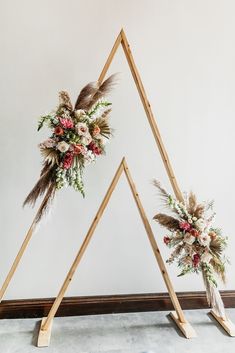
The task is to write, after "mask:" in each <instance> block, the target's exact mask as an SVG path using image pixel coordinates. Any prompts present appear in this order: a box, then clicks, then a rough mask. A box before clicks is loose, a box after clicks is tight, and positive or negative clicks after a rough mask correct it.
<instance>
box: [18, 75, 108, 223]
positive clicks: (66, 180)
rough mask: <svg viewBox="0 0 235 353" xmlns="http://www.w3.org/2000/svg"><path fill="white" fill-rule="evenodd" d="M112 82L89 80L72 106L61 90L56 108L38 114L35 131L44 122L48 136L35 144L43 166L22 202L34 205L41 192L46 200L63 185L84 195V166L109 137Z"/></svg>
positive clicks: (102, 147) (101, 153) (95, 156)
mask: <svg viewBox="0 0 235 353" xmlns="http://www.w3.org/2000/svg"><path fill="white" fill-rule="evenodd" d="M113 84H114V76H111V77H109V78H108V79H107V80H106V81H104V83H103V84H100V83H98V82H95V83H89V84H88V85H87V86H85V87H84V88H83V89H82V91H81V93H80V94H79V96H78V98H77V101H76V103H75V106H74V108H73V106H72V103H71V100H70V98H69V95H68V93H67V92H65V91H62V92H60V93H59V106H58V107H57V109H56V110H55V111H52V112H51V113H49V114H47V115H44V116H41V117H40V119H39V123H38V131H39V130H40V129H41V128H42V127H43V126H44V125H45V124H46V125H47V126H48V127H49V129H50V130H51V135H50V137H49V138H48V139H47V140H46V141H44V142H42V143H40V144H39V148H40V151H41V154H42V156H43V168H42V171H41V175H40V179H39V180H38V182H37V183H36V185H35V186H34V188H33V189H32V191H31V192H30V193H29V195H28V196H27V198H26V200H25V202H24V204H27V203H30V204H34V203H35V201H36V200H37V198H38V196H41V195H42V194H44V193H45V192H48V201H49V200H50V199H52V198H53V196H54V193H55V191H56V190H58V189H61V188H63V187H67V186H72V187H73V188H74V189H75V190H76V191H79V192H80V193H81V194H82V195H83V196H84V195H85V192H84V184H83V171H84V168H85V167H86V166H87V165H89V164H90V163H93V162H94V161H96V159H97V157H98V156H100V155H103V154H105V145H106V142H107V140H108V139H109V138H110V136H111V128H110V126H109V120H108V118H109V114H110V112H111V103H110V102H108V101H107V100H106V99H105V96H106V95H107V93H109V92H110V90H111V88H112V87H113ZM47 205H48V202H46V205H45V206H47ZM40 217H41V215H40Z"/></svg>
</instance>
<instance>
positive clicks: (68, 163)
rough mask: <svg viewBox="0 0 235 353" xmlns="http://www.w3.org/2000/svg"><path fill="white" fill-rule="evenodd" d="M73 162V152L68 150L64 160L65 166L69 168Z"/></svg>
mask: <svg viewBox="0 0 235 353" xmlns="http://www.w3.org/2000/svg"><path fill="white" fill-rule="evenodd" d="M72 163H73V153H71V152H67V153H66V155H65V156H64V160H63V168H64V169H69V168H70V167H71V165H72Z"/></svg>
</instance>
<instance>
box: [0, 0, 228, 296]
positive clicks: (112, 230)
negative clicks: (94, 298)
mask: <svg viewBox="0 0 235 353" xmlns="http://www.w3.org/2000/svg"><path fill="white" fill-rule="evenodd" d="M0 6H1V9H0V10H1V11H0V26H1V30H0V36H1V44H0V45H1V55H0V75H1V76H0V87H1V105H0V112H1V113H0V114H1V127H0V146H1V147H0V148H1V153H0V158H1V162H0V165H1V184H0V187H1V210H0V217H1V220H0V221H1V246H0V281H1V283H2V282H3V280H4V278H5V276H6V274H7V271H8V270H9V267H10V265H11V263H12V261H13V259H14V257H15V255H16V252H17V251H18V249H19V246H20V244H21V242H22V240H23V237H24V234H25V232H26V231H27V229H28V227H29V225H30V222H31V220H32V218H33V215H34V213H35V211H36V209H35V210H32V209H30V208H25V209H24V210H23V209H22V207H21V205H22V202H23V200H24V198H25V196H26V194H27V193H28V192H29V190H30V188H32V186H33V185H34V183H35V181H36V180H37V178H38V175H39V172H40V166H41V158H40V154H39V151H38V149H37V144H38V143H39V142H40V141H42V140H43V139H44V138H45V137H46V136H47V135H48V131H46V129H45V130H44V131H42V132H40V133H37V131H36V127H37V117H38V116H39V115H40V114H43V113H44V112H45V111H50V109H53V108H54V107H55V106H56V104H57V92H58V91H59V90H61V89H66V90H68V91H69V92H70V94H71V96H72V98H73V100H75V99H76V96H77V94H78V93H79V90H80V89H81V88H82V87H83V86H84V85H85V84H86V83H88V82H89V81H94V80H96V79H97V78H98V76H99V73H100V71H101V69H102V67H103V64H104V62H105V60H106V58H107V55H108V53H109V51H110V49H111V47H112V45H113V42H114V40H115V38H116V36H117V34H118V32H119V30H120V29H121V27H122V26H123V27H124V29H125V31H126V33H127V37H128V40H129V42H130V44H131V47H132V51H133V55H134V58H135V60H136V64H137V66H138V68H139V71H140V73H141V76H142V79H143V83H144V85H145V88H146V91H147V94H148V97H149V100H150V102H151V104H152V108H153V111H154V113H155V115H156V118H157V123H158V125H159V128H160V131H161V134H162V137H163V141H164V143H165V146H166V148H167V151H168V153H169V157H170V160H171V161H172V164H173V167H174V170H175V173H176V176H177V178H178V181H179V184H180V186H181V188H182V189H183V190H190V189H193V190H194V191H195V192H196V193H197V194H198V196H199V198H200V199H202V200H205V199H210V198H213V199H215V201H216V209H217V214H218V215H217V224H218V226H221V227H223V229H224V233H225V234H228V236H229V243H230V245H229V250H228V254H229V256H230V258H231V262H232V265H231V266H230V267H229V268H228V284H227V289H234V286H235V278H234V263H235V257H234V251H233V248H234V247H235V240H234V235H235V233H234V229H233V228H234V224H233V221H234V202H233V199H234V197H235V192H234V177H235V165H234V128H235V123H234V113H235V100H234V93H235V91H234V88H235V85H234V82H235V70H234V62H235V45H234V34H235V22H234V11H235V4H234V2H233V1H232V0H231V1H228V0H225V1H220V0H198V1H193V0H178V1H174V0H169V1H164V0H152V1H151V0H144V1H142V0H141V1H130V0H129V1H126V0H125V1H124V0H119V1H113V0H112V1H110V0H100V1H89V0H86V1H75V0H68V1H55V0H51V1H47V0H40V1H32V0H21V1H16V0H15V1H9V0H2V1H1V5H0ZM113 72H120V73H121V74H120V83H119V85H118V86H117V88H116V90H115V91H114V92H113V95H112V98H111V99H112V102H113V114H112V120H111V121H112V126H113V128H114V129H115V137H114V138H113V139H112V141H111V143H110V145H109V146H108V148H107V156H106V157H102V158H100V159H99V160H98V162H97V164H96V165H93V166H90V167H89V168H87V170H86V173H85V184H86V198H85V200H83V199H82V197H81V196H80V194H79V193H75V192H74V191H72V190H69V189H68V190H65V191H62V192H59V193H58V196H57V200H56V202H55V204H54V206H53V212H52V216H51V217H50V218H49V219H48V220H47V222H46V223H45V222H44V223H43V224H42V226H41V228H40V230H39V231H38V233H37V234H35V235H34V236H33V239H32V241H31V243H30V245H29V247H28V249H27V251H26V253H25V256H24V258H23V260H22V262H21V264H20V266H19V269H18V270H17V272H16V274H15V276H14V279H13V281H12V283H11V285H10V286H9V289H8V291H7V294H6V296H5V298H6V299H10V298H32V297H50V296H55V295H56V294H57V292H58V289H59V287H60V285H61V283H62V281H63V278H64V276H65V274H66V272H67V270H68V268H69V266H70V264H71V262H72V261H73V258H74V256H75V254H76V252H77V250H78V248H79V246H80V244H81V242H82V240H83V238H84V236H85V233H86V231H87V229H88V227H89V225H90V222H91V221H92V218H93V217H94V215H95V212H96V210H97V208H98V206H99V204H100V202H101V200H102V198H103V196H104V194H105V191H106V189H107V187H108V185H109V183H110V181H111V179H112V177H113V174H114V172H115V169H116V168H117V165H118V164H119V162H120V160H121V158H122V156H124V155H125V156H126V158H127V161H128V163H129V166H130V169H131V172H132V174H133V178H134V180H135V182H136V185H137V188H138V190H139V193H140V196H141V198H142V200H143V204H144V207H145V209H146V212H147V215H148V217H149V219H150V220H151V218H152V216H153V215H154V214H155V213H156V212H157V211H159V210H160V209H161V206H160V203H159V202H158V198H157V194H156V191H155V190H154V188H153V187H152V185H151V179H152V178H153V177H155V178H158V179H159V180H160V181H161V182H162V183H163V185H165V187H166V188H170V185H169V182H168V179H167V177H166V172H165V170H164V168H163V163H162V161H161V159H160V154H159V152H158V150H157V149H156V145H155V142H154V139H153V136H152V133H151V130H150V127H149V125H148V122H147V119H146V117H145V114H144V111H143V108H142V106H141V104H140V99H139V97H138V94H137V91H136V89H135V86H134V83H133V80H132V78H131V75H130V72H129V69H128V66H127V63H126V60H125V58H124V54H123V52H122V50H119V51H118V54H117V56H116V57H115V60H114V62H113V64H112V67H111V70H110V73H113ZM151 223H152V226H153V229H154V232H155V236H156V239H157V241H158V243H159V244H160V248H161V250H162V254H163V256H164V258H165V259H166V257H167V255H168V254H169V251H168V250H167V249H165V247H164V245H163V244H162V235H163V234H164V231H163V230H162V229H160V228H159V227H158V226H157V225H156V224H154V223H153V222H152V221H151ZM169 272H170V275H171V278H172V280H173V282H174V285H175V289H176V290H177V291H185V290H202V289H203V286H202V281H201V279H200V278H199V277H196V276H189V277H184V278H182V277H181V278H177V276H176V275H177V269H176V268H175V267H174V266H172V267H170V268H169ZM221 288H222V287H221ZM161 291H165V286H164V283H163V281H162V279H161V276H160V272H159V270H158V268H157V266H156V263H155V259H154V257H153V254H152V252H151V249H150V246H149V243H148V240H147V237H146V234H145V232H144V229H143V226H142V224H141V221H140V219H139V216H138V213H137V210H136V208H135V204H134V203H133V200H132V197H131V194H130V191H129V189H128V187H127V183H126V181H125V179H124V178H123V179H122V180H121V182H120V184H119V185H118V187H117V189H116V191H115V193H114V195H113V197H112V199H111V202H110V204H109V206H108V208H107V211H106V212H105V214H104V216H103V218H102V220H101V222H100V224H99V226H98V228H97V231H96V233H95V235H94V238H93V240H92V242H91V244H90V246H89V248H88V250H87V253H86V254H85V256H84V258H83V260H82V262H81V264H80V267H79V270H78V272H77V274H76V276H75V279H74V281H73V283H72V284H71V286H70V288H69V290H68V293H67V295H95V294H118V293H141V292H161Z"/></svg>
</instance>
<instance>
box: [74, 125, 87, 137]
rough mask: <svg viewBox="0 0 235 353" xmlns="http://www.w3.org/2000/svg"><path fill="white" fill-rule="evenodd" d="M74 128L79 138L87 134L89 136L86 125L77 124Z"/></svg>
mask: <svg viewBox="0 0 235 353" xmlns="http://www.w3.org/2000/svg"><path fill="white" fill-rule="evenodd" d="M75 128H76V131H77V133H78V135H80V136H86V135H87V134H89V129H88V126H87V124H86V123H78V124H77V125H76V126H75ZM89 135H90V134H89Z"/></svg>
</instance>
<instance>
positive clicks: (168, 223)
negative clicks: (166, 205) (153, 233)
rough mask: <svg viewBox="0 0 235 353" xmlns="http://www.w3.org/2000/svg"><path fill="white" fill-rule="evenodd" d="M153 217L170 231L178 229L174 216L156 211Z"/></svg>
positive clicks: (177, 222)
mask: <svg viewBox="0 0 235 353" xmlns="http://www.w3.org/2000/svg"><path fill="white" fill-rule="evenodd" d="M153 219H154V220H155V221H156V222H158V223H159V224H160V225H161V226H162V227H165V228H167V229H168V230H170V231H174V230H178V229H179V221H178V220H177V219H175V218H174V217H171V216H168V215H166V214H163V213H158V214H156V216H154V217H153Z"/></svg>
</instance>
